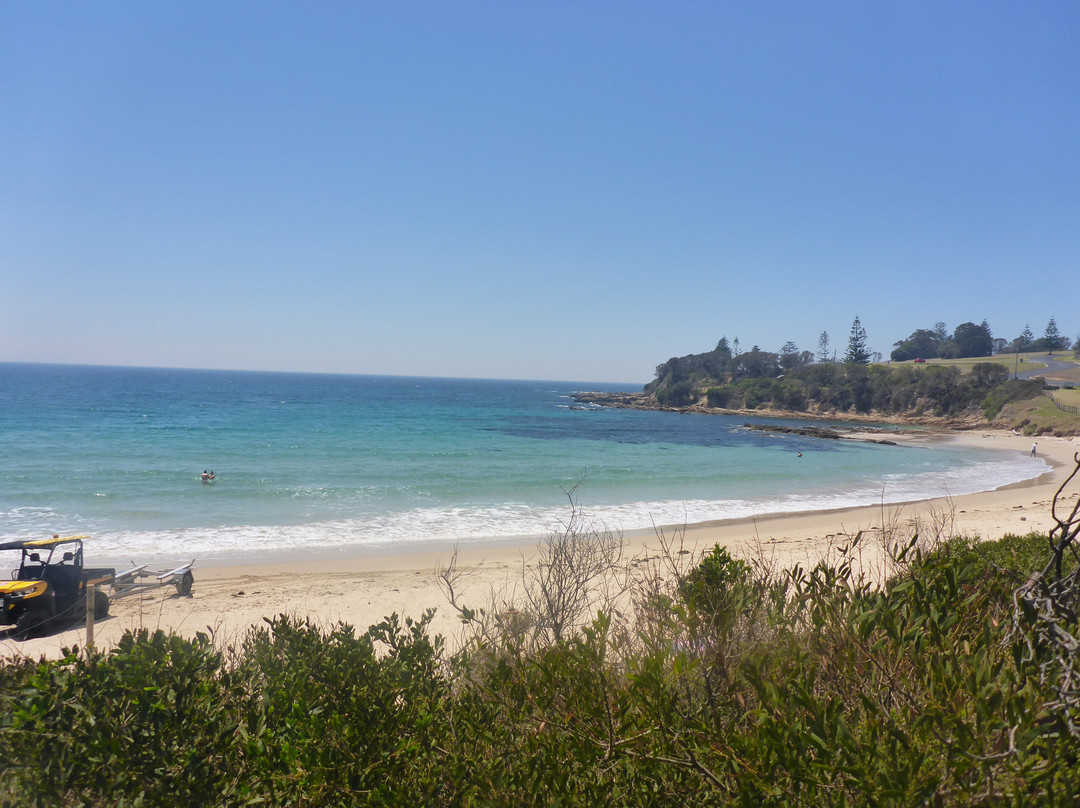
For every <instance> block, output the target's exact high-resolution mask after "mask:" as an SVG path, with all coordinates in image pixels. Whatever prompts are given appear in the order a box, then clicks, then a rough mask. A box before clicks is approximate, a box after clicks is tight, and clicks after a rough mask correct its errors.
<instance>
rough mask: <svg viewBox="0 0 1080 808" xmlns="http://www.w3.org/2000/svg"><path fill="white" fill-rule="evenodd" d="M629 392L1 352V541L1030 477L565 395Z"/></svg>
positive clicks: (424, 519) (190, 536)
mask: <svg viewBox="0 0 1080 808" xmlns="http://www.w3.org/2000/svg"><path fill="white" fill-rule="evenodd" d="M637 387H638V386H637V385H626V386H621V387H620V386H618V385H604V384H591V383H559V382H523V381H479V380H461V379H428V378H402V377H385V376H335V375H318V374H290V373H256V372H233V371H196V370H164V369H145V368H107V367H84V366H60V365H25V364H0V456H2V458H3V463H2V465H0V535H2V536H3V537H4V538H23V537H41V536H47V535H50V534H52V533H61V534H72V533H89V534H92V535H93V537H94V548H95V557H97V558H107V559H109V560H126V559H128V558H138V559H140V560H141V561H142V560H148V559H153V558H181V557H187V556H198V557H199V558H200V559H209V558H229V557H235V556H238V555H246V554H250V553H252V552H257V553H259V554H260V555H265V554H273V553H275V552H288V553H291V554H296V553H297V552H301V553H310V554H313V555H316V554H324V553H332V552H336V551H341V550H342V549H348V550H350V551H356V550H357V549H358V548H370V549H373V550H374V549H378V550H387V549H407V548H409V547H418V546H421V545H447V546H448V545H450V544H452V543H455V542H459V543H462V544H466V543H472V542H489V541H498V540H505V539H520V538H524V537H529V538H531V537H536V536H540V535H543V534H544V533H545V532H546V531H548V530H550V529H552V528H554V527H555V526H556V525H557V523H558V520H559V519H560V518H565V516H566V514H567V502H568V500H567V495H566V493H565V492H566V491H569V490H570V489H572V488H573V487H574V486H575V485H577V489H576V494H575V495H576V498H577V500H578V501H579V503H580V505H581V506H582V507H584V508H585V510H586V511H587V512H588V514H589V515H590V516H591V517H592V518H594V519H597V520H600V521H602V522H603V523H604V524H605V525H607V526H608V527H609V528H611V529H613V530H624V531H626V530H635V529H640V528H649V527H651V526H652V525H679V524H684V523H693V522H700V521H708V520H713V519H725V518H731V517H742V516H749V515H753V514H762V513H774V512H782V511H799V510H807V509H811V508H814V509H817V508H834V507H846V506H851V505H862V504H874V503H880V502H901V501H906V500H911V499H916V498H925V497H929V496H940V495H942V494H946V493H949V494H952V495H959V494H965V493H970V492H973V491H981V490H989V489H993V488H996V487H998V486H1001V485H1006V484H1009V483H1014V482H1019V481H1021V480H1025V479H1030V478H1032V477H1036V476H1038V475H1039V474H1041V473H1042V472H1043V471H1045V470H1046V468H1047V467H1046V465H1045V464H1044V463H1043V461H1041V460H1033V459H1032V458H1029V457H1027V456H1026V455H1024V454H1023V453H1014V452H1008V453H1002V452H990V451H986V450H972V449H964V448H959V447H954V446H949V445H939V446H934V447H925V446H920V447H909V446H903V447H897V446H879V445H874V444H866V443H856V442H852V441H839V442H837V441H822V440H814V439H810V438H804V437H798V436H775V435H765V434H761V433H756V432H752V431H749V430H746V429H745V428H744V427H743V424H744V423H745V421H746V420H747V419H746V418H743V417H739V418H734V417H725V416H706V415H685V414H677V413H666V412H639V411H633V410H615V409H600V408H592V407H579V406H577V405H575V404H574V402H573V401H572V399H571V398H570V396H571V394H572V393H573V392H575V391H578V390H620V389H637ZM754 420H757V421H765V420H767V419H760V418H759V419H754ZM781 423H790V422H781ZM800 451H801V452H802V453H803V456H802V457H801V458H800V457H798V455H797V453H798V452H800ZM204 469H207V470H209V469H213V470H214V471H215V472H216V476H217V479H216V480H215V481H214V482H213V483H210V484H204V483H201V482H200V479H199V477H200V473H201V472H202V471H203V470H204Z"/></svg>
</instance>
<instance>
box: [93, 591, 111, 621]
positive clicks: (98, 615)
mask: <svg viewBox="0 0 1080 808" xmlns="http://www.w3.org/2000/svg"><path fill="white" fill-rule="evenodd" d="M108 616H109V596H108V595H106V594H105V593H104V592H102V591H101V590H100V589H98V590H96V591H95V592H94V619H95V620H102V619H104V618H106V617H108Z"/></svg>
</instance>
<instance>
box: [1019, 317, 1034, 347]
mask: <svg viewBox="0 0 1080 808" xmlns="http://www.w3.org/2000/svg"><path fill="white" fill-rule="evenodd" d="M1017 339H1018V340H1019V347H1020V350H1019V351H1018V352H1017V353H1023V352H1024V351H1026V350H1028V349H1030V348H1031V343H1033V342H1034V341H1035V335H1034V334H1032V333H1031V327H1030V326H1028V325H1026V324H1025V325H1024V330H1023V331H1022V332H1020V336H1019V337H1018V338H1017Z"/></svg>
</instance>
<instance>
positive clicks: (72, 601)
mask: <svg viewBox="0 0 1080 808" xmlns="http://www.w3.org/2000/svg"><path fill="white" fill-rule="evenodd" d="M86 538H89V537H88V536H53V537H52V538H51V539H24V540H19V541H8V542H2V543H0V551H3V550H15V551H20V552H21V554H22V555H21V559H20V564H19V566H18V568H17V569H15V570H12V573H11V578H12V579H11V580H10V581H0V625H9V626H11V625H13V626H15V636H16V637H18V638H19V639H26V638H28V637H34V636H37V635H38V634H40V633H41V632H42V631H43V630H44V629H45V628H46V627H47V626H48V625H49V624H51V623H54V622H56V623H66V622H73V621H75V620H80V619H83V618H85V617H86V588H87V587H88V586H96V585H99V584H106V583H110V582H111V581H112V580H113V579H114V578H115V577H116V571H115V570H113V569H111V568H104V567H100V568H90V567H84V566H83V542H82V540H83V539H86ZM93 610H94V618H95V619H101V618H103V617H106V616H107V615H108V614H109V596H108V595H107V594H106V593H105V592H103V591H102V590H100V589H97V590H95V592H94V601H93Z"/></svg>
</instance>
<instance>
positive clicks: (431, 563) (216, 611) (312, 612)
mask: <svg viewBox="0 0 1080 808" xmlns="http://www.w3.org/2000/svg"><path fill="white" fill-rule="evenodd" d="M865 436H866V437H865V439H875V438H877V437H880V435H879V434H878V433H874V432H867V433H865ZM860 437H861V436H860V435H859V434H858V433H856V434H853V435H852V438H853V439H860ZM900 438H901V439H902V440H905V439H907V440H932V441H937V440H949V441H956V442H960V443H964V444H966V445H969V446H978V447H980V448H992V449H1001V450H1010V451H1020V452H1027V451H1028V450H1029V449H1030V446H1031V442H1032V439H1031V438H1029V437H1024V436H1019V435H1015V434H1012V433H1006V432H1001V431H997V432H995V431H990V430H980V431H965V432H951V433H950V432H942V433H935V434H933V435H922V436H919V437H915V436H912V437H905V436H903V435H901V436H900ZM1037 440H1038V443H1039V455H1040V457H1042V458H1043V459H1044V460H1045V461H1046V462H1047V463H1048V464H1049V465H1050V469H1049V470H1048V471H1047V472H1046V473H1044V474H1042V475H1040V476H1039V477H1037V478H1034V479H1033V480H1030V481H1026V482H1021V483H1014V484H1010V485H1006V486H1004V487H1001V488H998V489H995V490H993V491H984V492H979V493H974V494H964V495H960V496H956V497H949V496H941V497H935V498H932V499H927V500H919V501H913V502H906V503H900V504H890V505H870V506H856V507H847V508H839V509H833V510H807V511H800V512H793V513H780V514H770V515H760V516H754V517H745V518H738V519H729V520H721V521H717V522H703V523H697V524H689V525H658V526H656V527H655V528H653V529H644V530H635V531H628V532H625V533H624V534H623V541H624V557H625V558H632V557H642V556H644V555H647V554H650V553H655V552H656V550H657V549H658V548H659V544H660V536H661V535H662V536H663V537H664V539H665V540H667V541H671V542H674V543H675V544H676V545H678V546H680V547H682V548H684V549H686V550H689V551H691V552H695V553H696V552H700V551H701V550H702V549H706V548H710V547H712V546H713V545H714V544H720V545H722V546H725V547H727V548H728V549H729V551H730V552H731V553H732V555H734V556H736V557H744V558H749V557H753V558H757V559H758V560H761V561H763V562H765V563H769V564H774V565H777V566H780V567H789V566H791V565H793V564H795V563H800V564H803V565H806V564H813V563H816V562H817V561H818V560H820V559H821V558H822V557H824V556H825V555H826V554H828V553H829V552H830V551H833V550H835V549H836V547H837V546H839V545H841V544H845V543H847V542H848V541H850V539H851V537H854V536H855V535H856V534H858V533H860V532H862V535H863V537H864V540H863V542H862V543H861V544H860V547H859V557H860V559H861V561H862V563H863V568H864V570H865V571H866V573H867V574H869V575H873V576H878V577H880V576H882V575H883V574H884V567H885V558H884V552H883V547H882V545H883V542H882V541H881V536H882V535H883V531H888V530H892V529H897V530H898V531H900V533H901V535H903V531H905V530H906V531H910V530H911V529H912V528H913V527H915V526H918V527H919V532H920V535H923V536H925V535H926V534H927V533H934V532H942V533H947V534H948V535H968V536H978V537H979V538H981V539H997V538H1000V537H1001V536H1003V535H1005V534H1007V533H1019V534H1025V533H1030V532H1033V531H1036V532H1043V533H1044V532H1048V531H1049V529H1050V528H1051V527H1052V525H1053V519H1052V517H1051V514H1050V503H1051V500H1052V499H1053V496H1054V494H1055V492H1056V491H1057V490H1058V488H1059V487H1060V486H1061V484H1062V483H1063V482H1064V480H1065V479H1066V478H1067V477H1068V475H1069V474H1070V473H1071V472H1072V470H1073V469H1074V468H1075V462H1074V459H1073V458H1074V455H1075V454H1076V453H1077V451H1080V440H1074V439H1073V438H1048V437H1045V436H1044V437H1040V438H1038V439H1037ZM1078 495H1080V481H1078V480H1075V479H1074V481H1073V485H1072V486H1071V487H1070V489H1069V490H1067V491H1066V492H1065V497H1066V502H1069V503H1070V504H1071V503H1073V502H1075V499H1076V498H1077V496H1078ZM459 547H460V549H459V552H458V565H459V567H460V568H462V569H464V570H467V572H468V574H467V577H466V580H465V581H464V582H463V586H464V589H463V590H459V595H461V596H462V599H463V600H464V602H466V603H470V604H472V605H477V606H479V605H483V603H484V601H485V600H486V598H487V597H488V596H489V594H490V593H491V592H493V591H498V590H500V589H502V588H504V587H506V586H508V585H512V584H513V583H514V581H515V580H518V579H520V574H521V568H522V564H523V563H525V562H527V560H528V559H529V557H530V556H531V555H532V554H533V553H534V552H535V548H536V544H535V540H533V541H524V542H523V541H521V540H517V539H508V540H507V541H506V542H493V543H485V544H483V545H482V546H468V545H464V544H462V545H459ZM452 554H453V550H452V549H447V548H445V547H442V548H430V547H429V548H424V549H410V550H409V551H406V552H401V551H390V552H387V553H371V552H367V553H356V552H348V551H345V553H343V554H342V555H337V556H335V557H332V558H325V557H323V558H306V559H305V558H298V557H295V556H294V557H292V558H286V559H280V560H274V561H272V562H262V563H250V562H243V561H238V562H237V563H232V561H231V560H230V561H221V562H215V563H214V564H213V565H200V564H196V567H195V586H194V589H193V591H192V594H191V596H190V597H180V596H177V595H176V594H175V590H173V589H172V588H171V587H169V588H161V589H155V590H150V591H148V592H146V593H144V594H141V595H134V596H130V597H127V598H123V599H121V600H117V601H114V602H113V603H112V606H111V609H110V613H111V615H110V617H109V618H107V619H106V620H104V621H101V622H99V623H98V624H97V626H96V627H95V640H96V642H95V644H96V646H97V647H98V648H108V647H111V646H112V645H113V644H114V643H115V642H116V641H117V640H118V639H119V638H120V636H121V635H122V634H123V632H124V631H125V630H128V629H138V628H147V629H150V630H151V631H153V630H155V629H159V628H160V629H164V630H172V631H176V632H178V633H180V634H183V635H184V636H188V637H191V636H194V635H195V633H196V632H200V631H201V632H205V633H210V634H212V635H213V636H214V638H215V639H216V640H217V641H219V642H222V643H223V644H227V643H231V642H238V641H240V640H241V639H242V638H243V636H244V634H245V633H246V631H247V629H248V627H250V626H252V625H259V624H262V620H263V618H270V617H274V616H276V615H278V614H290V615H295V616H298V617H310V618H311V619H312V620H313V621H315V622H316V623H319V624H321V625H325V626H327V627H329V626H331V625H333V624H334V623H336V622H338V621H341V622H345V623H348V624H350V625H352V626H354V627H355V628H356V629H357V631H358V632H362V631H364V630H366V629H367V627H368V626H369V625H372V624H374V623H378V622H380V621H381V620H382V619H383V618H384V617H386V616H387V615H389V614H391V613H393V612H396V613H397V614H398V615H399V616H402V617H405V616H408V617H412V618H414V619H418V618H419V617H420V616H421V615H422V613H423V612H424V610H425V609H428V608H436V609H437V612H436V616H435V619H434V620H433V622H432V624H431V630H432V632H433V633H440V634H442V635H444V636H445V637H446V638H447V642H448V644H449V645H450V646H451V647H453V646H454V645H455V642H454V638H455V637H457V636H458V634H459V628H460V624H459V621H458V619H457V616H456V614H455V613H453V610H452V609H451V608H450V607H449V604H448V603H447V602H446V599H445V597H444V596H443V594H442V592H441V590H440V589H439V587H438V585H437V582H436V575H435V570H436V567H437V566H438V565H440V564H442V565H445V564H446V563H447V562H448V561H449V559H450V557H451V555H452ZM7 633H8V632H7V630H6V629H0V655H3V656H4V657H7V658H12V657H18V656H25V657H29V658H32V659H37V658H39V657H40V656H42V655H45V656H48V657H54V658H55V657H58V656H59V655H60V653H61V651H62V649H63V648H65V647H73V646H79V647H82V646H83V645H84V644H85V632H84V628H83V627H82V626H78V627H73V628H69V629H67V630H65V631H63V632H57V633H55V634H51V635H49V636H47V637H41V638H36V639H33V640H28V641H25V642H16V641H15V640H13V639H11V638H10V637H8V636H5V635H6V634H7Z"/></svg>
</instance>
